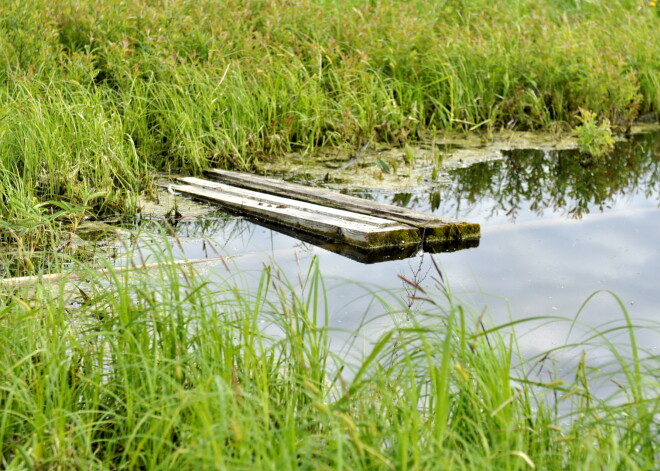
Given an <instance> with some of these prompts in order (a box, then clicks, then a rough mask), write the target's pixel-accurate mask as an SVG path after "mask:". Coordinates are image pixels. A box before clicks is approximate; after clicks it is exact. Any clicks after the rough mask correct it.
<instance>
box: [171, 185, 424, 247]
mask: <svg viewBox="0 0 660 471" xmlns="http://www.w3.org/2000/svg"><path fill="white" fill-rule="evenodd" d="M178 181H179V182H182V183H183V184H173V185H171V188H172V189H173V190H175V191H179V192H182V193H186V194H188V195H191V196H194V197H197V198H201V199H205V200H207V201H212V202H216V203H219V204H221V205H222V206H224V207H227V208H229V209H231V210H233V211H237V212H241V213H246V214H249V215H251V216H256V217H260V218H264V219H266V220H269V221H272V222H275V223H277V224H282V225H284V226H288V227H290V228H293V229H296V230H301V231H305V232H309V233H312V234H317V235H321V236H323V237H326V238H328V239H330V240H336V241H340V242H343V243H346V244H350V245H354V246H357V247H364V248H377V247H402V246H411V245H419V244H420V243H421V241H422V240H421V238H420V234H419V229H418V228H416V227H413V226H409V225H406V224H401V223H399V222H395V221H392V220H389V219H385V218H381V217H376V216H370V215H365V214H357V213H354V212H351V211H346V210H342V209H337V208H333V207H327V206H321V205H318V204H314V203H308V202H305V201H299V200H295V199H291V198H284V197H281V196H276V195H271V194H264V193H261V192H258V191H253V190H248V189H244V188H237V187H234V186H230V185H225V184H223V183H218V182H212V181H208V180H202V179H199V178H193V177H185V178H179V179H178Z"/></svg>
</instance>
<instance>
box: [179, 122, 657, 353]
mask: <svg viewBox="0 0 660 471" xmlns="http://www.w3.org/2000/svg"><path fill="white" fill-rule="evenodd" d="M492 157H493V158H492V159H486V160H483V161H479V162H476V163H472V164H470V165H466V164H461V163H460V162H458V163H454V164H452V165H448V166H447V167H446V168H445V171H446V178H442V179H439V180H438V182H437V183H436V184H433V185H424V186H420V188H419V189H418V190H416V191H412V192H410V191H408V192H405V193H402V192H397V191H391V190H388V191H385V190H375V189H356V190H351V191H350V193H352V194H355V195H357V196H360V197H363V198H369V199H375V200H378V201H382V202H387V203H391V204H395V205H400V206H405V207H408V208H413V209H417V210H421V211H425V212H432V213H436V214H438V215H441V216H446V217H453V218H457V219H460V220H466V221H470V222H476V223H479V224H481V231H482V236H481V240H480V242H479V244H478V247H472V248H467V249H464V250H457V251H453V252H447V253H439V254H434V255H430V254H428V253H423V252H419V253H417V254H416V255H414V256H413V257H411V258H407V259H404V260H390V261H383V262H380V263H361V262H359V261H355V260H352V259H351V258H347V257H344V256H342V255H339V254H336V253H333V252H332V251H330V250H326V249H325V248H323V244H319V245H314V244H311V243H308V242H303V241H301V240H299V239H297V238H294V237H290V236H289V235H285V234H283V233H280V232H277V231H274V230H271V229H269V228H266V227H263V226H260V225H258V224H255V223H253V222H251V221H249V220H248V219H245V218H242V217H235V216H230V215H227V214H225V213H223V212H221V211H214V212H211V213H208V214H205V215H204V217H202V218H186V219H182V220H180V221H179V222H178V224H177V225H176V231H177V234H178V237H179V238H180V241H181V244H182V247H183V249H184V252H185V256H186V257H189V258H205V257H216V256H217V255H218V254H221V255H225V254H226V255H229V256H231V257H232V259H233V261H234V262H235V264H236V266H238V267H240V271H241V277H243V276H244V274H252V275H254V276H253V280H252V281H248V284H250V283H253V284H255V283H257V281H258V274H259V273H260V272H261V269H262V268H263V266H264V265H273V264H276V265H277V266H278V267H279V269H280V270H281V271H282V272H283V273H284V274H285V276H287V277H288V278H289V279H290V280H292V281H295V280H297V279H299V277H300V276H304V273H305V271H306V269H307V267H308V266H309V264H310V262H311V260H312V259H313V258H315V259H317V260H318V262H319V265H320V268H321V272H322V274H323V276H324V279H325V282H326V286H327V287H328V292H329V300H330V313H329V323H330V326H331V327H332V328H333V329H335V332H336V333H335V337H334V340H335V342H336V343H337V348H338V350H341V349H342V348H344V344H345V343H346V342H347V336H346V335H347V334H345V332H353V331H355V330H360V332H362V334H361V335H363V336H364V339H363V340H364V341H365V344H364V345H366V344H367V343H368V342H369V341H370V340H369V339H371V340H373V339H374V338H375V337H376V336H377V335H378V333H379V332H381V329H383V328H386V327H387V326H388V325H389V324H390V323H391V322H393V320H392V319H389V318H384V317H380V314H381V313H382V308H379V307H378V306H376V305H375V304H374V302H373V297H372V296H365V289H367V290H372V291H376V292H380V293H383V292H386V293H388V295H392V296H399V295H400V296H401V298H400V299H402V300H403V302H404V303H406V302H408V301H407V299H408V298H406V295H408V294H410V286H409V285H407V284H406V283H405V282H402V279H401V278H400V276H399V275H401V276H403V277H405V278H406V279H409V280H414V281H415V282H416V283H419V285H420V286H422V287H423V288H424V289H427V290H429V291H430V292H436V293H437V292H438V289H437V287H436V285H437V283H436V280H437V278H438V274H437V273H436V269H435V267H434V264H433V261H432V260H431V258H432V257H433V258H434V261H435V262H436V263H437V265H438V266H439V267H440V269H441V270H442V273H443V276H444V278H445V279H446V280H448V283H449V285H450V286H451V287H452V290H453V292H454V293H455V294H456V295H457V296H458V297H459V298H461V299H462V300H463V301H465V302H466V303H467V304H468V305H470V306H472V308H473V310H474V312H475V313H476V314H477V315H478V314H479V313H480V312H481V311H482V310H484V312H486V318H487V321H486V322H487V323H488V324H489V325H501V324H505V323H507V322H511V321H515V320H517V319H529V318H537V319H536V320H530V321H527V322H525V323H524V324H523V325H521V326H518V327H516V328H517V333H518V341H519V344H520V347H521V349H522V351H523V352H524V354H525V355H526V356H534V355H535V354H539V353H542V352H546V351H548V350H550V349H552V348H555V347H559V346H561V345H564V344H566V343H567V342H573V341H575V342H578V343H579V342H580V341H581V339H583V338H586V337H585V336H588V330H589V328H599V329H602V330H605V329H607V328H611V327H613V326H619V325H623V324H624V323H625V318H624V315H623V308H625V309H626V310H627V312H628V313H629V314H630V316H631V317H632V318H633V319H634V323H635V324H636V325H638V326H640V329H638V330H637V336H638V337H637V341H638V342H639V345H640V347H641V348H643V349H644V350H645V354H648V355H657V354H658V348H659V347H660V338H658V332H659V330H658V314H659V312H660V291H659V289H658V288H659V287H660V243H659V240H660V239H659V237H658V232H659V230H660V134H658V133H650V134H644V135H638V136H636V137H635V138H634V139H632V140H631V141H629V142H621V143H619V144H618V145H617V147H616V149H615V151H614V152H613V153H611V154H610V155H609V156H607V157H604V158H601V159H591V158H587V157H585V156H584V155H581V154H579V153H578V152H577V151H575V150H509V151H501V152H497V153H495V154H493V156H492ZM176 198H183V197H182V196H178V197H176ZM179 255H180V256H183V254H179ZM207 269H208V270H210V271H211V272H212V273H213V276H217V277H219V278H222V279H225V278H227V277H228V276H235V274H232V270H231V269H229V270H228V268H227V267H226V266H225V265H224V264H215V265H213V266H211V267H208V268H207ZM248 279H250V275H248ZM601 290H608V291H611V293H613V294H615V295H616V296H617V297H618V298H619V299H620V301H621V303H622V305H620V304H619V303H618V301H617V299H616V298H615V297H614V296H613V295H612V294H609V293H606V292H601V293H598V294H596V295H595V296H594V297H593V298H592V299H590V300H589V302H588V303H587V304H586V306H584V309H583V310H582V311H581V312H580V314H579V317H577V321H578V324H580V325H581V326H582V327H581V328H576V329H573V330H571V325H570V323H569V322H551V320H552V319H555V318H562V319H567V318H568V319H573V318H576V315H577V313H578V311H579V310H580V308H581V306H582V304H583V303H584V302H585V301H586V300H587V299H588V298H589V297H590V295H592V294H594V293H596V292H597V291H601ZM394 293H398V294H394ZM645 327H652V328H645ZM610 339H611V340H612V341H613V342H615V343H617V344H621V345H622V348H623V349H625V348H626V345H628V344H629V338H628V336H627V334H625V333H624V332H620V331H619V332H618V333H617V332H614V333H613V334H612V335H611V338H610ZM351 345H353V346H354V344H351ZM601 353H602V355H604V357H603V358H602V364H603V365H606V364H607V362H608V361H609V359H610V358H609V356H610V355H611V354H608V353H605V352H599V351H597V350H596V351H592V352H591V354H592V359H593V358H594V356H595V357H596V361H597V362H598V361H599V359H598V355H599V354H601Z"/></svg>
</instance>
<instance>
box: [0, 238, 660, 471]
mask: <svg viewBox="0 0 660 471" xmlns="http://www.w3.org/2000/svg"><path fill="white" fill-rule="evenodd" d="M154 252H155V251H154ZM163 252H165V253H168V252H170V250H168V249H165V250H164V251H163ZM163 259H164V260H167V259H168V256H167V255H165V256H163ZM230 270H231V271H232V272H233V273H234V276H233V277H232V278H231V279H228V280H227V282H226V283H225V284H210V283H207V282H206V281H205V280H204V277H203V276H201V275H200V274H199V273H195V272H194V271H192V270H191V269H190V267H187V268H186V267H173V266H170V267H165V268H163V269H161V270H158V271H153V272H150V273H149V277H145V276H140V275H136V274H132V275H131V276H130V277H129V275H128V273H114V272H110V273H108V274H107V275H105V276H102V277H99V276H95V275H94V274H92V273H90V274H89V282H88V283H87V284H84V285H81V287H80V289H82V290H84V291H85V294H86V300H85V301H83V302H82V304H80V305H77V306H76V305H70V306H67V305H63V304H62V303H61V302H53V300H52V299H53V298H52V293H50V292H48V291H47V290H44V289H42V288H41V287H37V289H35V290H32V291H30V292H28V291H16V292H14V293H12V295H11V296H9V297H2V298H0V313H1V315H0V332H1V335H2V346H3V347H2V350H1V352H2V353H1V354H0V363H1V366H0V368H1V371H3V375H4V376H3V378H4V379H3V381H2V386H1V387H0V398H1V402H2V404H3V408H2V412H0V443H1V444H2V445H1V446H2V456H3V460H4V465H5V466H6V467H7V468H9V469H19V468H25V467H28V468H54V467H56V466H60V467H62V468H74V467H85V468H86V469H107V468H113V467H117V468H149V469H155V468H160V467H165V468H171V467H175V466H176V467H180V468H181V469H202V468H209V467H220V468H225V467H226V468H243V467H254V466H258V467H260V468H270V467H275V466H277V467H286V468H299V467H303V468H311V467H314V468H318V467H325V468H328V469H341V468H353V469H366V468H370V469H371V468H378V469H403V468H405V467H411V468H421V467H426V468H437V467H438V466H442V467H447V468H455V467H461V469H529V468H531V467H533V466H534V465H535V466H536V467H537V468H538V469H566V468H567V467H571V466H576V465H577V466H578V467H584V468H585V469H603V468H607V469H611V468H616V467H618V466H623V467H624V468H634V467H635V466H638V467H639V468H641V469H651V468H652V466H653V463H654V459H655V458H656V457H657V453H658V446H660V445H659V444H658V440H657V423H655V422H654V420H655V419H654V415H657V413H658V412H659V410H658V408H659V407H660V405H659V404H658V401H657V392H658V385H657V383H653V377H654V376H653V375H654V371H655V372H657V358H652V357H651V358H644V359H642V358H640V352H638V351H637V349H636V347H635V343H634V340H635V328H634V326H632V321H631V320H630V319H629V318H628V315H627V313H626V311H625V309H624V308H623V306H622V310H623V313H624V316H625V319H626V326H625V327H624V329H626V330H627V331H628V333H629V335H630V339H631V343H630V349H631V354H630V355H625V356H624V354H623V353H622V352H623V351H624V350H618V349H616V348H612V350H611V351H612V354H613V355H614V356H615V358H616V359H617V361H618V364H619V369H620V372H621V374H620V376H621V378H614V376H613V378H612V379H613V380H614V379H616V380H617V381H620V382H621V390H620V391H619V393H618V395H617V397H612V398H608V399H607V400H599V399H597V397H596V394H594V392H593V391H592V390H591V389H590V377H591V375H592V371H590V368H589V361H588V357H587V359H586V360H584V361H582V362H580V363H579V364H578V365H577V367H576V373H575V380H574V381H572V382H564V383H562V382H559V381H554V380H553V378H549V379H548V380H546V381H542V380H539V379H538V378H536V379H533V378H532V375H531V374H527V376H526V377H525V378H524V379H522V380H515V381H514V380H512V378H511V366H512V364H514V363H515V362H517V361H522V362H523V368H522V369H520V370H519V371H527V370H531V369H532V367H533V366H534V365H532V364H528V363H526V362H525V360H524V359H520V358H519V353H518V352H517V351H516V348H515V338H512V337H510V336H509V334H505V333H504V332H505V330H504V329H505V327H498V328H491V329H488V330H484V328H483V327H482V325H481V322H477V325H476V326H475V327H473V325H475V322H476V319H474V317H476V316H473V315H472V314H471V313H470V312H469V311H468V310H467V308H466V307H465V306H464V305H463V304H461V303H460V302H459V301H458V300H457V299H456V298H455V297H454V295H453V294H452V293H451V291H450V290H449V289H448V288H447V286H446V285H445V284H444V283H442V284H440V285H439V290H440V294H439V295H434V294H431V293H427V292H424V291H422V290H420V289H419V287H418V286H414V290H415V292H416V294H417V298H418V299H417V301H418V302H421V303H423V304H422V305H423V306H424V305H425V306H426V307H428V311H424V310H422V309H417V310H415V311H410V310H409V309H408V307H407V304H408V303H407V302H406V301H401V302H400V303H396V302H390V303H389V304H388V302H387V301H386V300H385V298H384V297H382V296H381V297H379V298H377V299H380V302H381V303H382V304H383V305H384V306H389V310H390V311H391V313H392V314H391V315H393V316H395V319H396V321H395V323H394V325H395V327H391V328H388V329H386V331H385V332H384V333H383V334H382V335H381V336H380V337H379V338H378V340H377V341H376V342H375V343H374V344H373V348H372V349H371V351H370V352H368V353H367V354H366V355H365V357H364V358H362V359H361V360H359V361H358V362H357V364H353V363H345V362H344V361H343V360H342V358H339V357H337V356H336V355H335V354H333V353H332V351H331V349H330V345H329V335H330V334H331V332H330V331H329V329H328V327H327V325H328V319H327V312H328V306H327V304H328V303H329V302H331V300H330V299H328V297H327V295H326V292H325V289H324V283H323V278H322V277H321V275H320V273H319V270H318V267H317V266H316V264H315V263H312V264H311V265H310V267H309V270H308V271H307V272H303V273H302V274H301V275H302V277H301V280H300V281H298V282H297V283H293V282H290V281H288V280H287V279H285V278H283V275H282V274H281V273H280V272H279V270H278V269H277V268H276V267H271V268H269V269H266V270H265V271H264V272H263V274H262V277H261V280H260V282H259V284H258V286H257V287H256V288H255V289H253V290H250V291H243V290H240V289H239V288H237V286H240V276H241V275H240V271H239V270H238V269H237V268H236V267H233V268H231V269H230ZM436 276H439V280H442V277H441V275H440V274H439V273H437V274H436ZM406 283H408V284H411V285H414V284H415V282H412V281H406ZM56 291H57V290H56ZM393 298H395V297H393ZM424 299H426V301H424ZM263 326H269V327H268V328H267V329H266V330H264V329H263ZM265 331H268V332H271V333H273V332H276V334H272V335H270V336H269V335H267V334H265V333H264V332H265ZM594 339H595V340H598V341H599V342H601V343H602V345H604V346H605V347H612V345H610V344H608V341H607V337H606V333H600V334H596V335H595V336H594ZM548 354H549V355H553V352H548ZM547 393H550V394H547ZM553 394H554V395H556V396H557V398H558V399H559V400H563V401H566V402H571V403H572V404H573V410H572V411H571V412H570V413H569V414H568V415H567V416H562V415H561V414H562V413H560V412H559V409H558V408H557V407H556V406H555V404H554V402H553V400H552V395H553Z"/></svg>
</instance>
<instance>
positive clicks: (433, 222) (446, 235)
mask: <svg viewBox="0 0 660 471" xmlns="http://www.w3.org/2000/svg"><path fill="white" fill-rule="evenodd" d="M205 173H206V175H207V176H208V177H209V178H212V179H214V180H216V181H220V182H223V183H226V184H228V185H233V186H238V187H241V188H246V189H250V190H255V191H260V192H265V193H270V194H273V195H281V196H286V197H287V198H293V199H297V200H301V201H307V202H310V203H315V204H319V205H324V206H329V207H333V208H343V209H345V210H349V211H353V212H356V213H360V214H368V215H373V216H378V217H383V218H387V219H391V220H393V221H397V222H400V223H403V224H407V225H411V226H415V227H417V228H419V229H420V231H421V232H422V233H423V236H422V237H423V239H424V241H425V243H427V244H431V245H432V244H435V243H445V242H463V241H468V240H478V239H479V237H480V227H479V224H473V223H469V222H463V221H459V220H457V219H451V218H444V217H438V216H435V215H433V214H427V213H423V212H421V211H414V210H411V209H407V208H402V207H399V206H392V205H388V204H385V203H379V202H377V201H369V200H365V199H362V198H357V197H355V196H349V195H344V194H341V193H338V192H336V191H332V190H327V189H324V188H313V187H309V186H305V185H299V184H296V183H289V182H285V181H283V180H279V179H275V178H268V177H262V176H259V175H253V174H245V173H238V172H231V171H228V170H220V169H211V170H207V171H206V172H205Z"/></svg>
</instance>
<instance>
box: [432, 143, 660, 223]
mask: <svg viewBox="0 0 660 471" xmlns="http://www.w3.org/2000/svg"><path fill="white" fill-rule="evenodd" d="M657 136H658V134H657V133H653V134H649V135H646V136H643V135H642V136H636V137H635V138H633V139H632V140H631V141H630V142H622V143H618V144H617V146H616V148H615V150H614V151H613V152H611V153H610V154H608V155H605V156H601V157H600V158H599V159H593V158H589V157H585V156H584V155H582V154H580V153H579V152H577V151H541V150H515V151H508V152H506V158H505V159H503V160H498V161H492V162H481V163H477V164H474V165H471V166H470V167H467V168H462V169H456V170H452V171H451V172H450V174H451V179H452V181H453V184H452V185H448V186H446V187H443V189H444V193H443V201H446V202H449V204H456V202H459V201H463V202H464V204H468V205H471V204H474V203H479V202H481V201H483V200H484V199H492V200H493V201H494V202H495V203H496V204H494V205H493V211H494V212H501V213H505V214H507V215H509V216H510V217H511V218H512V219H515V218H516V216H517V214H518V212H519V211H521V210H524V209H530V210H532V211H534V212H536V213H538V214H543V212H544V211H545V210H548V209H549V210H552V211H559V210H561V211H564V212H566V213H567V214H568V215H570V216H571V217H575V218H580V217H582V216H583V215H585V214H589V213H590V212H591V211H595V210H600V211H602V210H604V209H605V208H607V207H608V206H609V205H611V204H612V203H614V202H615V201H616V200H617V199H619V198H626V197H629V196H630V195H631V194H635V193H641V194H644V195H647V197H649V198H652V197H658V195H657V193H658V189H660V187H659V184H658V182H659V181H660V161H659V160H658V159H657V158H656V156H657V155H658V151H659V150H660V149H659V147H658V140H657ZM654 195H655V196H654ZM443 211H445V212H446V213H451V212H452V211H451V210H450V209H449V208H447V209H443Z"/></svg>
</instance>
